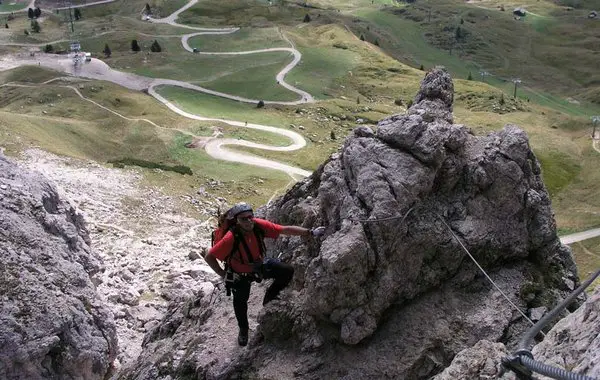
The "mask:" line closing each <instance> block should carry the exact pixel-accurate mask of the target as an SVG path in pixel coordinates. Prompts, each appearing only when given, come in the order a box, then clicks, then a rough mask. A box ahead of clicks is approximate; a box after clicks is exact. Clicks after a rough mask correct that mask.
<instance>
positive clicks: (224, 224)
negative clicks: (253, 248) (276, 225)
mask: <svg viewBox="0 0 600 380" xmlns="http://www.w3.org/2000/svg"><path fill="white" fill-rule="evenodd" d="M226 214H227V212H226V213H225V214H223V215H226ZM229 231H231V233H232V234H233V248H232V249H231V252H230V253H229V255H228V256H227V259H226V260H225V271H227V270H228V269H229V268H231V265H229V262H230V260H231V257H232V256H233V254H234V253H235V252H236V251H239V252H240V261H241V262H242V264H244V263H245V264H250V265H254V264H256V263H255V262H254V259H253V258H252V255H251V254H250V248H249V247H248V244H246V239H244V235H243V233H242V232H241V231H240V230H239V229H238V228H237V224H236V223H235V220H231V219H227V218H225V217H223V216H221V217H220V218H219V225H218V227H217V228H216V229H215V230H213V231H212V233H211V234H210V237H211V246H212V247H214V246H215V244H217V243H218V242H219V241H221V239H223V237H225V235H226V234H227V232H229ZM252 232H253V233H254V236H256V241H257V242H258V248H259V250H260V256H261V257H263V258H264V257H265V253H266V247H265V242H264V238H265V232H264V231H263V229H262V228H261V227H259V226H258V224H256V223H254V229H253V231H252ZM244 257H245V258H246V260H244ZM244 261H246V262H244Z"/></svg>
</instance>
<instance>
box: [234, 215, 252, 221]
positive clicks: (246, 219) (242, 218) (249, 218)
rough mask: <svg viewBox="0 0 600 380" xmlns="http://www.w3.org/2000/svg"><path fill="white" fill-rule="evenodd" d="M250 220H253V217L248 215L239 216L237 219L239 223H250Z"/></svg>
mask: <svg viewBox="0 0 600 380" xmlns="http://www.w3.org/2000/svg"><path fill="white" fill-rule="evenodd" d="M252 219H254V215H250V216H239V217H238V218H237V220H238V221H239V222H251V221H252Z"/></svg>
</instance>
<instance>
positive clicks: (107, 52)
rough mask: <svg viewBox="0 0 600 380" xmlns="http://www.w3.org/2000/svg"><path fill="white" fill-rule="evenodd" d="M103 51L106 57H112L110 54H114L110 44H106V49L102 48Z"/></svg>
mask: <svg viewBox="0 0 600 380" xmlns="http://www.w3.org/2000/svg"><path fill="white" fill-rule="evenodd" d="M102 52H103V53H104V57H106V58H110V55H111V54H112V51H111V50H110V47H109V46H108V44H104V50H102Z"/></svg>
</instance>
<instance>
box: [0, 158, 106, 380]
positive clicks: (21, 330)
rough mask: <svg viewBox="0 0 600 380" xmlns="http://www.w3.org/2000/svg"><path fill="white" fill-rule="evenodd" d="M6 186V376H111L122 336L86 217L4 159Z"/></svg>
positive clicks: (0, 309)
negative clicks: (98, 279)
mask: <svg viewBox="0 0 600 380" xmlns="http://www.w3.org/2000/svg"><path fill="white" fill-rule="evenodd" d="M0 184H1V186H0V252H1V253H2V254H1V255H0V274H1V275H0V297H2V298H1V299H2V302H0V378H2V379H103V378H105V377H106V376H107V374H108V373H109V370H110V368H111V365H112V362H113V360H114V358H115V357H116V354H117V338H116V331H115V324H114V320H113V316H112V313H111V312H110V311H109V310H108V309H107V308H106V307H105V306H104V305H103V304H102V303H101V302H100V300H99V299H98V297H97V294H96V292H95V289H94V285H93V284H92V281H91V279H90V277H91V276H93V275H94V274H95V273H97V272H99V271H101V270H102V263H101V261H100V259H99V257H98V256H97V255H96V254H94V253H93V252H92V250H91V248H90V239H89V235H88V231H87V229H86V226H85V223H84V220H83V218H82V217H81V215H80V214H78V213H77V212H76V211H75V209H74V208H73V207H71V206H70V205H69V204H68V203H66V202H64V201H63V200H61V199H60V198H59V196H58V194H57V191H56V189H55V188H54V187H53V186H52V185H51V184H50V183H48V182H47V180H45V179H44V178H43V177H42V176H41V175H37V174H35V173H30V172H26V171H24V170H22V169H20V168H19V167H17V166H16V165H15V164H14V163H12V162H11V161H9V160H8V159H7V158H6V157H4V156H3V155H2V154H0Z"/></svg>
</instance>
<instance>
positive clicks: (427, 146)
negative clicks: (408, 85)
mask: <svg viewBox="0 0 600 380" xmlns="http://www.w3.org/2000/svg"><path fill="white" fill-rule="evenodd" d="M453 97H454V90H453V83H452V81H451V79H450V77H449V75H448V74H447V72H446V71H445V70H443V69H439V68H436V69H434V70H432V71H430V72H428V73H427V75H426V76H425V78H424V80H423V82H422V85H421V90H420V91H419V93H418V94H417V96H416V97H415V101H414V103H413V106H412V107H411V108H410V109H409V110H408V111H407V113H406V114H405V115H394V116H391V117H390V118H387V119H385V120H382V121H381V122H380V123H379V124H378V126H377V129H376V130H375V131H374V130H372V129H370V128H368V127H364V126H363V127H359V128H357V129H356V130H355V131H354V134H353V135H352V136H350V137H348V138H347V140H346V141H345V144H344V146H343V147H342V149H341V150H340V151H339V152H338V153H336V154H334V155H332V156H331V157H330V159H329V160H328V161H327V162H325V163H324V164H323V165H322V166H321V167H320V168H319V169H318V170H317V171H316V172H315V173H313V175H312V176H311V177H309V178H307V179H306V180H304V181H303V182H300V183H298V184H297V185H296V186H294V188H292V189H291V190H290V191H289V192H288V193H287V194H285V195H284V196H283V197H281V198H279V199H278V200H276V201H274V202H273V203H272V204H270V205H269V207H268V208H265V209H264V210H262V212H263V214H264V216H266V217H267V218H268V219H270V220H273V221H276V222H277V223H280V224H283V225H302V226H305V227H315V226H319V225H323V226H326V227H327V233H326V235H325V236H324V238H323V239H322V240H314V239H311V240H302V239H300V238H296V237H293V238H281V239H279V240H278V241H277V242H276V243H275V244H272V245H271V246H270V247H269V248H270V250H271V253H272V254H273V255H275V256H278V255H280V254H281V258H282V259H284V260H285V261H287V262H291V263H292V264H293V265H294V266H295V268H296V272H295V276H294V281H293V284H292V286H291V288H292V289H291V290H290V291H288V294H287V297H284V299H283V300H282V301H278V302H273V303H271V304H269V305H267V307H266V308H265V309H263V310H262V311H260V312H256V313H257V314H256V317H257V322H258V326H257V328H256V331H255V334H254V336H253V338H251V343H250V345H249V347H250V348H249V349H243V350H240V349H238V348H236V347H235V345H234V342H231V344H229V343H227V344H224V343H223V341H221V340H219V336H221V335H226V334H225V333H224V332H223V331H224V330H225V329H227V328H225V327H224V326H227V321H229V324H228V326H229V328H228V329H227V330H228V331H233V333H229V335H228V339H229V337H231V340H232V341H233V340H234V336H235V335H234V334H235V332H236V325H235V322H233V321H234V320H233V321H232V316H231V314H232V312H231V305H227V304H226V303H225V304H223V302H225V301H224V300H223V301H221V299H222V298H220V297H217V299H215V296H214V294H215V290H214V289H213V287H211V286H208V285H207V286H206V289H205V290H204V291H202V292H200V293H199V294H198V297H197V298H196V299H194V300H190V301H189V302H187V303H186V304H184V305H172V306H171V310H170V312H169V313H168V315H167V316H166V317H165V319H164V320H163V321H162V322H161V324H159V326H157V327H156V328H155V330H154V331H153V332H151V333H149V334H148V335H147V336H146V339H145V341H144V345H145V350H144V352H143V353H142V355H141V356H140V359H139V360H138V362H137V363H136V364H135V365H134V366H133V367H131V368H130V369H129V370H128V371H126V372H124V373H123V375H122V376H123V377H124V378H132V379H133V378H136V379H148V378H165V379H166V378H168V376H174V377H185V376H190V377H195V378H196V377H197V378H209V379H211V378H238V377H244V378H245V377H250V378H263V379H271V378H281V379H283V378H286V379H287V378H305V379H321V378H340V379H371V378H372V379H381V378H394V379H426V378H430V377H431V376H432V375H435V374H436V373H439V372H440V371H442V370H443V369H444V368H445V367H447V366H448V365H449V364H450V362H451V360H452V359H453V358H454V357H455V355H456V354H457V353H459V352H460V351H462V350H464V349H465V348H468V347H472V346H474V345H475V344H476V343H477V342H479V341H481V340H487V341H490V342H501V343H505V344H506V345H507V346H508V347H509V348H513V347H514V345H515V344H516V343H517V341H518V340H519V339H520V337H521V333H522V332H523V331H524V330H525V329H526V328H527V327H528V326H529V323H530V322H529V320H528V319H529V317H530V315H529V313H530V310H531V309H535V313H534V314H535V315H536V318H538V317H539V316H538V314H539V310H542V309H539V308H541V307H546V308H547V309H550V308H551V307H552V306H553V305H554V304H555V303H556V302H557V301H558V300H560V299H562V298H564V296H565V295H566V294H567V293H568V292H569V291H570V290H571V289H572V288H573V286H574V284H576V283H577V276H576V268H575V265H574V263H573V260H572V256H571V253H570V251H569V249H568V248H567V247H566V246H563V245H561V244H560V241H559V239H558V237H557V235H556V228H555V222H554V218H553V213H552V209H551V205H550V199H549V197H548V193H547V192H546V190H545V188H544V184H543V182H542V179H541V176H540V166H539V163H538V161H537V159H536V158H535V156H534V154H533V152H532V151H531V149H530V147H529V143H528V139H527V136H526V135H525V133H524V132H523V131H521V130H520V129H519V128H517V127H516V126H514V125H507V126H506V127H505V128H504V129H503V130H501V131H499V132H496V133H492V134H490V135H487V136H482V137H476V136H474V135H472V134H471V133H470V131H469V129H468V128H467V127H465V126H462V125H456V124H453V116H452V103H453ZM467 252H468V253H467ZM470 255H471V256H472V257H473V258H474V259H475V260H476V261H477V263H478V264H479V265H480V266H481V267H482V268H484V269H485V271H486V273H487V275H488V276H489V277H490V278H491V279H492V280H493V281H494V283H495V285H496V286H497V288H496V287H495V286H492V285H491V284H490V282H489V281H488V279H487V278H486V276H485V275H484V274H483V273H482V272H481V271H480V269H478V267H477V265H476V264H475V263H474V262H473V261H472V260H471V258H470ZM498 289H500V290H501V291H499V290H498ZM256 292H257V291H256V289H255V290H254V293H256ZM505 297H507V298H508V300H507V299H506V298H505ZM223 298H224V297H223ZM229 302H230V301H229ZM511 303H512V304H511ZM517 307H518V308H519V309H520V310H521V311H519V310H517V309H516V308H517ZM227 313H229V314H227ZM253 313H254V312H253V311H252V310H251V313H250V315H251V317H253V316H254V315H253ZM490 371H491V369H490Z"/></svg>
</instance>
